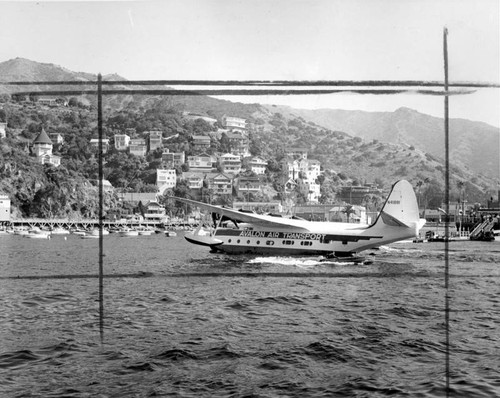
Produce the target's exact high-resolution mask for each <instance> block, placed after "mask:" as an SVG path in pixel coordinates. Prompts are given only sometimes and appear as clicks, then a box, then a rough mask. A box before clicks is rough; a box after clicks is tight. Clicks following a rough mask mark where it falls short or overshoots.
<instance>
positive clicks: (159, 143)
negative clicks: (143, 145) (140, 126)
mask: <svg viewBox="0 0 500 398" xmlns="http://www.w3.org/2000/svg"><path fill="white" fill-rule="evenodd" d="M146 134H148V135H149V137H148V143H149V152H151V151H155V150H157V149H158V148H161V147H163V133H162V132H161V131H147V132H146Z"/></svg>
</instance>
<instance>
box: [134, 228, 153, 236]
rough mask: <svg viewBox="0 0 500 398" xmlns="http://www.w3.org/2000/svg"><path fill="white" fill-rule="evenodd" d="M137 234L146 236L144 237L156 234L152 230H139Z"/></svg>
mask: <svg viewBox="0 0 500 398" xmlns="http://www.w3.org/2000/svg"><path fill="white" fill-rule="evenodd" d="M137 232H139V235H144V236H150V235H153V234H154V233H155V231H154V229H150V228H138V229H137Z"/></svg>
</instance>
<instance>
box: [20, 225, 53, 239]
mask: <svg viewBox="0 0 500 398" xmlns="http://www.w3.org/2000/svg"><path fill="white" fill-rule="evenodd" d="M23 236H24V237H25V238H30V239H50V232H48V231H42V230H41V229H40V228H33V229H30V230H29V231H28V233H27V234H23Z"/></svg>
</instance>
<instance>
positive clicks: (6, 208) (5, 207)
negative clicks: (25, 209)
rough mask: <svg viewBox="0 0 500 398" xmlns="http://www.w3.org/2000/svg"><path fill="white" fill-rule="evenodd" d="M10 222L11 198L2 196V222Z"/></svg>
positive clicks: (0, 217)
mask: <svg viewBox="0 0 500 398" xmlns="http://www.w3.org/2000/svg"><path fill="white" fill-rule="evenodd" d="M6 221H10V198H9V197H8V196H7V195H0V222H6Z"/></svg>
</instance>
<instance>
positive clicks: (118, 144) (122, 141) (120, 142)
mask: <svg viewBox="0 0 500 398" xmlns="http://www.w3.org/2000/svg"><path fill="white" fill-rule="evenodd" d="M129 143H130V136H128V135H127V134H115V149H116V150H117V151H125V150H126V149H127V148H128V146H129Z"/></svg>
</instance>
